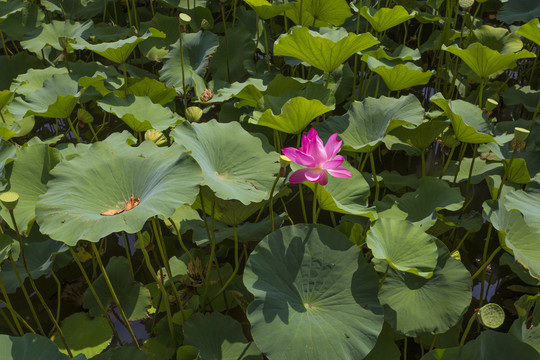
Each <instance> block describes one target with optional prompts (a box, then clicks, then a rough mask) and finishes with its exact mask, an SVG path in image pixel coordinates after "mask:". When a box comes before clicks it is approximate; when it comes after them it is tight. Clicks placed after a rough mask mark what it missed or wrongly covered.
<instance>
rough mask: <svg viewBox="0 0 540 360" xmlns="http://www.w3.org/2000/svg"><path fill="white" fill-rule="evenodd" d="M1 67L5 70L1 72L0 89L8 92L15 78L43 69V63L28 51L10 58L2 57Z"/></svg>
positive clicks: (0, 59)
mask: <svg viewBox="0 0 540 360" xmlns="http://www.w3.org/2000/svg"><path fill="white" fill-rule="evenodd" d="M0 67H1V68H2V70H3V71H1V72H0V89H2V90H6V89H9V88H10V86H11V83H12V81H13V79H14V78H16V77H17V76H18V75H20V74H24V73H25V72H27V71H30V70H31V69H39V68H42V67H43V62H41V61H40V60H39V59H38V58H36V57H35V56H32V55H30V54H29V53H27V52H26V51H21V52H19V53H17V54H16V55H14V56H10V57H7V56H0ZM29 69H30V70H29ZM11 90H13V89H11Z"/></svg>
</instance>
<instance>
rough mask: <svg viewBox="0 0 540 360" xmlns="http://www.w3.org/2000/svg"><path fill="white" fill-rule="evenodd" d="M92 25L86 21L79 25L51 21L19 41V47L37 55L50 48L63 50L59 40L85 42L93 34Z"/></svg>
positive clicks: (72, 22)
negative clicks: (66, 39)
mask: <svg viewBox="0 0 540 360" xmlns="http://www.w3.org/2000/svg"><path fill="white" fill-rule="evenodd" d="M93 27H94V23H93V22H92V20H87V21H85V22H84V23H79V22H75V21H71V20H67V21H57V20H53V21H52V22H51V23H49V24H43V25H41V27H39V28H37V29H36V30H35V31H33V32H32V33H30V34H27V35H26V36H25V40H23V41H21V46H22V47H23V48H24V49H27V50H28V51H31V52H34V53H38V52H40V51H41V50H42V49H43V48H45V47H47V46H51V47H53V48H54V49H56V50H60V51H62V50H64V46H62V45H61V44H60V39H61V38H69V39H72V40H74V41H80V40H83V41H84V40H86V39H88V37H89V36H90V35H91V33H92V32H93Z"/></svg>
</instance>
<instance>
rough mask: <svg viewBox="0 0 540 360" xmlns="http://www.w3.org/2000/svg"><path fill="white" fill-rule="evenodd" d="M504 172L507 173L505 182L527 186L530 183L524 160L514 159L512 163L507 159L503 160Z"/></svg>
mask: <svg viewBox="0 0 540 360" xmlns="http://www.w3.org/2000/svg"><path fill="white" fill-rule="evenodd" d="M503 165H504V168H505V171H506V172H507V174H508V175H507V180H508V181H511V182H514V183H516V184H527V183H529V181H531V176H530V175H529V170H528V168H527V162H526V160H525V159H520V158H515V159H514V161H512V163H510V160H509V159H504V160H503Z"/></svg>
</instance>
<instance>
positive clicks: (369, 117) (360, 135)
mask: <svg viewBox="0 0 540 360" xmlns="http://www.w3.org/2000/svg"><path fill="white" fill-rule="evenodd" d="M423 119H424V108H423V107H422V105H421V104H420V101H418V99H417V98H416V97H415V96H414V95H412V94H409V95H407V96H402V97H400V98H397V99H396V98H388V97H384V96H382V97H380V98H377V99H376V98H366V99H364V100H363V101H360V102H358V101H355V102H353V104H352V106H351V108H350V109H349V111H347V113H346V114H345V115H342V116H333V117H330V118H328V119H326V120H325V121H324V122H322V123H318V124H316V125H315V128H316V129H317V131H318V132H319V135H320V136H321V138H323V139H327V138H328V137H330V135H332V134H333V133H336V132H337V133H338V134H339V136H340V138H341V139H342V140H343V148H342V149H343V150H346V151H353V152H371V151H373V150H374V149H375V148H376V147H377V146H379V144H380V143H381V141H382V140H383V138H384V136H385V135H386V134H387V133H388V132H390V131H391V130H393V129H395V128H396V127H398V126H401V125H419V124H421V123H422V121H423Z"/></svg>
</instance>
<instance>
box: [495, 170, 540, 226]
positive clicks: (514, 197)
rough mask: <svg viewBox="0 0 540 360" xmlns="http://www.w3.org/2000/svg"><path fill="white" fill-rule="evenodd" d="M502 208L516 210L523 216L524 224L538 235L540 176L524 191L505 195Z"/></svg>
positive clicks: (539, 224)
mask: <svg viewBox="0 0 540 360" xmlns="http://www.w3.org/2000/svg"><path fill="white" fill-rule="evenodd" d="M504 207H505V209H506V210H508V211H512V210H518V211H520V212H521V213H522V214H523V217H524V219H525V222H526V223H527V224H529V227H530V228H531V229H532V230H533V231H534V232H537V233H540V213H539V212H538V211H537V209H540V175H538V174H537V175H536V178H535V180H534V181H532V182H530V183H529V184H528V185H527V187H526V189H525V191H523V190H517V191H511V192H510V193H509V194H507V195H506V197H505V201H504Z"/></svg>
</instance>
